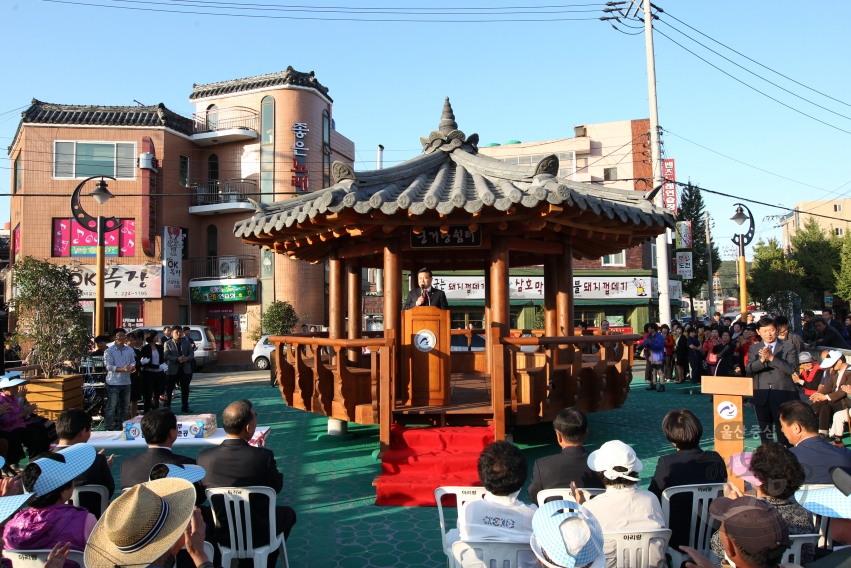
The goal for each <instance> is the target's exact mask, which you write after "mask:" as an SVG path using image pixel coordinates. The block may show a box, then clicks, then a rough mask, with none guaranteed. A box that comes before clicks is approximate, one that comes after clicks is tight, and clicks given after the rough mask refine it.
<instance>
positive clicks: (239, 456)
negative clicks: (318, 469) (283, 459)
mask: <svg viewBox="0 0 851 568" xmlns="http://www.w3.org/2000/svg"><path fill="white" fill-rule="evenodd" d="M117 343H118V340H117ZM222 427H223V429H224V431H225V434H226V436H227V437H226V439H225V440H224V441H223V442H222V444H221V445H219V446H215V447H213V448H210V449H206V450H202V451H201V452H199V454H198V458H197V461H196V460H195V459H192V458H190V457H187V456H181V455H179V454H177V453H175V452H174V451H173V449H172V446H173V444H174V442H175V440H177V437H178V424H177V417H176V416H175V414H174V413H173V412H172V411H171V410H170V409H169V408H156V409H152V410H150V411H149V412H148V413H147V414H146V415H145V416H144V417H143V418H142V421H141V429H142V435H143V436H144V438H145V441H146V443H147V445H148V448H147V450H146V451H145V452H143V453H141V454H138V455H134V456H130V457H128V458H126V459H125V460H124V461H123V462H122V463H121V470H120V475H119V479H120V489H121V493H120V495H119V496H118V497H117V498H115V500H114V501H113V502H112V503H111V504H110V505H109V507H108V508H107V509H106V510H105V511H101V503H100V498H99V495H97V494H94V493H86V492H82V493H80V498H79V501H80V502H78V503H74V504H69V503H68V501H69V500H70V499H71V497H72V494H73V492H74V488H75V487H78V488H80V487H85V486H86V485H101V486H104V487H106V488H107V491H108V493H109V496H110V498H112V497H113V495H114V493H115V490H116V486H115V482H114V478H113V473H112V467H113V456H109V457H106V456H105V455H104V454H103V453H98V452H97V451H96V450H95V449H94V447H93V446H91V445H89V444H87V443H86V442H87V441H88V440H89V437H90V436H91V428H92V420H91V417H90V416H89V415H88V414H86V413H85V412H83V411H82V410H79V409H70V410H66V411H65V412H63V413H62V414H61V415H60V416H59V418H58V419H57V421H56V430H57V433H58V438H59V444H58V445H57V446H55V447H54V448H53V449H52V450H51V451H44V452H42V453H39V454H38V455H35V456H33V458H32V459H31V460H30V461H29V463H28V464H27V465H26V467H24V468H23V471H22V472H21V474H20V475H16V476H14V477H5V478H3V479H2V480H0V528H2V540H3V545H2V548H3V549H4V550H6V551H9V550H24V551H32V550H51V549H52V552H51V556H50V558H49V559H48V566H49V568H60V567H62V566H63V565H64V568H72V567H73V568H77V567H76V563H73V562H72V561H70V560H67V555H68V553H69V551H70V550H76V551H82V552H83V553H84V558H85V564H86V566H88V567H90V568H113V567H119V566H122V567H123V566H158V567H169V568H170V567H171V566H174V565H177V566H178V567H180V568H189V567H195V568H212V567H213V566H219V565H220V555H221V554H220V548H219V547H220V546H225V547H231V543H230V536H229V535H230V532H229V529H228V525H227V518H228V514H227V512H226V510H225V504H224V500H223V498H222V497H221V496H217V495H212V496H211V498H210V499H209V504H205V502H207V501H208V499H207V495H206V490H208V489H215V488H220V487H268V488H270V489H271V490H273V491H274V492H275V493H279V492H280V491H281V489H282V488H283V484H284V479H283V474H282V473H281V472H280V471H279V470H278V467H277V464H276V462H275V456H274V454H273V452H272V451H271V450H269V449H266V448H264V447H260V446H255V445H251V444H250V443H249V442H250V441H251V440H252V439H253V438H254V437H255V432H256V429H257V413H256V411H255V410H254V407H253V405H252V404H251V402H250V401H248V400H239V401H236V402H234V403H232V404H230V405H228V406H227V408H225V410H224V412H223V413H222ZM0 459H2V458H0ZM87 497H91V498H92V499H91V500H88V499H87ZM249 503H250V511H251V512H250V515H251V524H252V529H253V530H252V538H253V543H252V544H253V546H254V547H255V548H256V547H261V546H265V545H267V544H269V536H270V525H271V524H272V519H270V518H269V514H268V511H269V502H268V498H267V497H266V496H264V495H262V494H258V493H252V494H250V496H249ZM295 523H296V514H295V511H294V510H293V509H292V508H290V507H286V506H276V507H275V519H274V527H275V529H276V531H277V534H283V536H284V538H287V537H288V536H289V533H290V531H291V530H292V528H293V526H294V525H295ZM205 541H206V542H209V543H211V544H213V549H214V554H213V557H209V556H208V555H207V553H206V552H205V551H204V542H205ZM277 558H278V551H277V550H274V551H271V553H270V555H269V558H268V564H267V566H268V567H272V566H274V565H275V563H276V562H277ZM7 562H8V561H7ZM80 568H81V567H80Z"/></svg>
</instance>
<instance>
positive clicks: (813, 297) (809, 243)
mask: <svg viewBox="0 0 851 568" xmlns="http://www.w3.org/2000/svg"><path fill="white" fill-rule="evenodd" d="M791 241H792V252H791V254H790V258H791V259H792V260H794V261H796V262H797V263H798V265H799V266H800V267H801V268H802V269H803V270H804V277H803V279H802V281H801V282H802V284H803V286H804V288H805V289H806V291H807V292H809V293H810V295H809V297H807V298H802V299H803V300H804V304H805V306H804V307H823V306H824V293H825V292H827V291H833V290H835V289H836V272H835V269H836V267H837V266H839V265H840V251H841V250H842V240H841V239H840V238H839V237H837V236H836V235H834V234H832V233H830V234H827V233H826V232H825V231H824V229H822V228H821V226H819V224H818V222H817V221H816V220H815V218H814V217H810V218H809V219H807V222H806V223H804V227H803V228H802V229H799V230H798V231H797V232H796V233H795V234H794V235H793V236H792V239H791Z"/></svg>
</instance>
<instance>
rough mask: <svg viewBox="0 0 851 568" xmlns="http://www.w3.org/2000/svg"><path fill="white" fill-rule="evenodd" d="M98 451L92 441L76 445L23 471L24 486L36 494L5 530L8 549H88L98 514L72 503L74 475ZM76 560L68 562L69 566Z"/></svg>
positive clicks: (7, 524)
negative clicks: (66, 546) (69, 501)
mask: <svg viewBox="0 0 851 568" xmlns="http://www.w3.org/2000/svg"><path fill="white" fill-rule="evenodd" d="M95 456H96V451H95V449H94V447H92V446H89V445H88V444H75V445H73V446H70V447H68V448H65V449H63V450H60V451H58V452H56V453H49V454H44V456H43V457H41V458H39V459H37V460H35V461H32V462H30V463H29V464H27V466H26V467H25V468H24V471H23V473H22V474H21V480H22V481H23V483H24V489H25V490H26V491H27V492H28V493H34V494H35V497H34V498H33V499H32V500H31V501H30V502H29V508H27V509H24V510H22V511H20V512H18V513H17V514H16V515H15V516H14V517H12V519H11V520H10V521H9V522H8V523H6V528H5V529H4V530H3V540H4V541H5V546H4V549H5V550H43V549H52V548H53V547H54V546H56V545H57V544H61V545H65V544H66V543H70V544H71V550H80V551H82V550H84V549H85V548H86V542H87V541H88V540H89V535H90V534H91V533H92V530H93V529H94V528H95V525H96V524H97V520H96V519H95V516H94V515H92V514H91V513H89V512H88V510H86V509H83V508H82V507H75V506H73V505H68V504H67V503H66V501H68V499H70V498H71V493H72V492H73V491H74V478H76V477H77V476H78V475H80V474H82V473H83V472H84V471H86V470H87V469H88V468H89V467H91V465H92V464H93V463H94V461H95ZM75 566H76V563H75V562H71V561H66V562H65V568H72V567H75Z"/></svg>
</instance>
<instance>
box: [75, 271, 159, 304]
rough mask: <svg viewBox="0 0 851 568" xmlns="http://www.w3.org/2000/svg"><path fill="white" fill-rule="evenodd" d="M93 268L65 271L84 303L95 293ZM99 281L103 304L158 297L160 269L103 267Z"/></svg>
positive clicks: (95, 273)
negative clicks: (103, 271)
mask: <svg viewBox="0 0 851 568" xmlns="http://www.w3.org/2000/svg"><path fill="white" fill-rule="evenodd" d="M96 268H97V267H96V266H94V265H82V266H69V267H68V269H69V270H70V271H71V272H72V278H73V280H74V284H75V285H76V286H77V287H78V288H79V289H80V293H81V296H80V297H81V298H82V299H84V300H90V299H92V298H94V297H95V294H96V292H97V272H96ZM103 278H104V287H103V288H104V297H105V298H106V299H107V300H116V299H127V298H141V299H144V298H161V297H162V268H161V267H160V266H157V265H151V266H145V265H143V264H113V265H109V266H107V267H106V270H105V273H104V277H103Z"/></svg>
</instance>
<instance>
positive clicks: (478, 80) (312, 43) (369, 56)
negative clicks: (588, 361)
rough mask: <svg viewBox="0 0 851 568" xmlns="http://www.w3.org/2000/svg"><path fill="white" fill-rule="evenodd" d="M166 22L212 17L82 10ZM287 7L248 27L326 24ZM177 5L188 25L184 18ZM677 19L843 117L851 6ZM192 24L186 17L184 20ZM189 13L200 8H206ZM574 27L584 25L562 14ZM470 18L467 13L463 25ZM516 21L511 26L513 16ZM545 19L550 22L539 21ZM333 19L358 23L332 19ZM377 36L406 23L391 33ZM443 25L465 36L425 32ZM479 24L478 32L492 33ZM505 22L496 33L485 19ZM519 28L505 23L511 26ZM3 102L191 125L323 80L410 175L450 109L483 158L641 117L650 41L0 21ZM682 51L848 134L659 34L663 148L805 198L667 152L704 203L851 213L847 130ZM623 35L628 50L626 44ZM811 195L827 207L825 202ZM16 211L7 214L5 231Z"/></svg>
mask: <svg viewBox="0 0 851 568" xmlns="http://www.w3.org/2000/svg"><path fill="white" fill-rule="evenodd" d="M74 1H79V2H81V3H89V4H92V3H94V4H102V5H109V6H123V7H136V8H147V9H155V10H164V9H165V10H169V9H171V10H185V11H201V12H205V11H206V12H208V11H214V10H213V9H212V6H213V3H208V4H207V6H206V7H205V6H204V5H200V6H199V5H198V3H199V2H198V0H151V1H149V2H138V1H137V2H130V1H128V0H74ZM285 2H286V0H254V2H253V6H254V7H255V8H258V7H259V8H264V7H265V8H266V9H265V10H264V11H261V12H258V11H255V12H248V11H247V10H246V8H247V6H248V3H246V2H238V3H236V4H235V5H234V7H233V8H231V9H229V10H227V11H229V12H231V13H239V14H265V15H267V16H269V15H276V16H282V15H286V16H295V17H316V16H317V15H316V14H315V13H314V14H309V13H304V12H286V11H282V10H281V9H280V8H281V7H282V6H283V5H284V4H285ZM580 3H587V4H592V2H590V0H585V1H584V2H582V1H581V0H566V1H565V2H563V3H558V4H557V3H543V2H533V1H530V0H503V1H502V2H499V3H494V2H493V1H491V2H482V1H478V0H464V1H462V0H459V2H456V3H450V2H438V3H437V4H438V6H437V7H432V6H429V3H426V2H424V1H422V2H420V1H417V0H411V1H410V2H406V3H404V4H402V3H398V4H394V3H392V2H386V1H384V2H382V1H381V0H364V1H363V2H357V3H355V2H351V1H350V0H335V1H333V2H332V1H331V0H328V1H327V2H325V3H323V4H321V6H342V7H348V8H363V7H382V6H384V7H387V10H386V11H403V10H400V8H411V7H422V6H428V7H429V9H431V10H433V11H440V7H449V6H452V7H454V8H459V7H460V8H471V9H473V8H477V7H478V8H492V7H493V6H519V7H522V8H521V9H517V10H515V11H520V12H522V11H527V12H529V11H533V12H535V13H531V14H516V15H514V16H513V17H515V18H518V19H545V20H546V19H550V18H572V17H597V16H599V15H600V12H598V11H597V10H599V9H600V8H602V5H601V4H593V5H591V6H587V7H570V8H547V9H538V10H532V9H531V8H530V7H534V6H541V5H544V4H547V5H557V6H564V5H567V4H580ZM181 4H182V5H181ZM658 4H659V5H660V6H661V7H662V8H663V9H665V10H666V11H667V12H668V13H669V14H671V15H673V16H676V17H677V18H679V19H680V20H682V21H684V22H686V23H688V24H689V25H691V26H693V27H694V28H697V29H698V30H700V31H701V32H703V33H705V34H707V35H709V36H711V37H712V38H714V39H716V40H719V41H721V42H723V43H725V44H727V45H729V46H730V47H733V48H734V49H736V50H738V51H740V52H742V53H743V54H745V55H747V56H748V57H751V58H753V59H755V60H757V61H759V62H760V63H763V64H765V65H767V66H769V67H771V68H773V69H775V70H777V71H779V72H781V73H783V74H785V75H788V76H789V77H791V78H793V79H795V80H797V81H799V82H801V83H803V84H805V85H807V86H809V87H812V88H815V89H817V90H819V91H821V92H823V93H825V94H827V95H830V96H833V97H836V98H837V99H839V100H840V101H842V102H836V101H833V100H830V99H828V98H825V97H823V96H821V95H818V94H816V93H813V92H812V91H808V90H807V89H805V88H803V87H800V86H798V85H795V84H794V83H791V82H789V81H787V80H786V79H783V78H782V77H779V76H777V75H775V74H773V73H771V72H770V71H767V70H765V69H763V68H760V67H758V66H757V65H754V64H752V63H750V62H748V61H747V60H744V59H742V58H740V57H739V56H736V55H735V54H733V53H731V52H728V51H726V50H724V49H723V48H721V47H720V46H718V45H717V44H713V43H711V41H710V40H707V39H706V38H705V37H702V36H699V35H698V34H697V33H696V32H694V31H692V30H689V29H688V28H686V27H685V26H683V25H682V24H680V23H678V22H676V21H675V20H671V19H670V18H668V17H667V16H665V15H663V16H662V19H663V21H665V22H670V23H671V24H672V25H674V26H676V27H677V28H678V29H680V30H682V31H685V32H687V33H688V34H689V35H690V36H691V37H694V38H696V39H699V40H700V41H701V42H703V43H704V44H706V45H708V46H710V47H712V48H713V49H716V50H719V51H721V52H722V53H724V54H725V55H727V56H728V57H731V58H733V59H734V60H735V61H737V62H739V63H741V64H743V65H745V66H747V67H748V68H750V69H752V70H754V71H755V72H757V73H759V74H761V75H763V76H765V77H766V78H769V79H771V80H772V81H774V82H777V83H778V84H780V85H782V86H783V87H785V88H788V89H790V90H792V91H793V92H795V93H797V94H799V95H801V96H803V97H805V98H807V99H810V100H812V101H814V102H816V103H818V104H821V105H823V106H825V107H827V108H829V109H830V110H833V111H835V112H837V113H839V114H844V115H846V116H848V117H851V106H848V104H846V103H851V94H848V93H849V92H851V79H849V74H848V72H847V69H848V67H847V57H848V53H849V52H851V49H849V48H851V45H849V44H851V41H849V34H848V30H847V15H846V13H845V12H846V10H844V9H843V8H846V7H847V3H843V2H838V1H832V2H831V1H827V2H820V3H818V4H816V3H800V2H788V1H784V0H781V1H780V2H773V3H767V2H733V1H726V0H722V1H718V2H712V3H706V2H700V3H698V2H684V1H682V0H679V1H676V0H659V2H658ZM187 5H190V6H191V5H194V6H193V7H187ZM195 6H197V7H195ZM563 10H593V11H592V12H571V13H567V12H563ZM471 11H473V12H475V10H471ZM506 11H511V10H506ZM544 11H549V12H551V13H542V12H544ZM320 17H322V18H331V17H350V18H364V17H366V16H362V15H357V14H351V13H343V12H336V13H327V14H324V15H321V16H320ZM372 17H373V18H405V17H410V16H399V15H395V14H383V15H381V16H379V15H374V16H372ZM416 17H417V18H426V17H427V18H430V19H446V18H456V19H458V18H459V16H446V15H440V14H436V15H430V16H416ZM485 17H486V16H468V18H480V19H481V18H485ZM489 17H494V16H489ZM506 17H508V16H501V18H506ZM0 22H2V24H3V25H2V36H0V42H2V44H1V45H2V53H3V54H4V58H3V59H4V61H3V64H2V78H3V81H2V85H3V88H2V89H0V113H3V112H6V111H11V110H13V109H17V108H18V107H25V106H26V105H28V103H29V102H30V100H31V99H32V98H38V99H40V100H42V101H47V102H56V103H75V104H108V105H132V104H133V99H136V100H139V101H142V102H143V103H145V104H156V103H158V102H163V103H165V104H166V106H168V107H169V108H171V109H173V110H175V111H177V112H181V113H183V114H190V113H191V112H192V111H193V106H192V105H191V104H190V103H189V100H188V96H189V93H190V92H191V88H192V84H193V83H207V82H212V81H219V80H225V79H233V78H238V77H246V76H250V75H257V74H262V73H270V72H275V71H280V70H283V69H285V68H286V67H287V66H288V65H292V66H293V67H294V68H295V69H297V70H300V71H310V70H314V71H315V72H316V76H317V78H318V79H319V81H320V82H322V83H323V84H324V85H326V86H328V87H329V88H330V95H331V96H332V97H333V99H334V117H335V120H336V124H337V129H338V130H339V131H340V132H341V133H342V134H344V135H346V136H348V137H349V138H351V139H352V140H354V141H355V144H356V148H357V153H358V159H359V161H358V163H357V164H356V168H357V169H372V168H373V167H374V159H375V147H376V145H377V144H384V146H385V147H386V154H385V161H386V163H387V164H389V163H393V162H396V161H401V160H404V159H408V158H411V157H413V156H415V155H416V154H417V153H418V152H419V150H418V148H419V141H418V140H419V136H423V135H427V134H428V132H429V131H430V130H432V129H434V128H435V127H436V126H437V123H438V120H439V116H440V110H441V105H442V102H443V97H444V96H447V95H448V96H449V97H451V100H452V104H453V107H454V109H455V114H456V117H457V120H458V123H459V127H460V128H461V129H462V130H464V131H465V132H466V133H468V134H470V133H472V132H478V133H479V135H480V137H481V140H482V143H488V142H500V143H504V142H505V141H507V140H510V139H518V140H522V141H533V140H545V139H553V138H562V137H569V136H572V135H573V130H572V127H573V125H575V124H583V123H594V122H607V121H614V120H624V119H633V118H646V117H647V116H648V103H647V78H646V67H645V50H644V36H643V35H636V36H634V37H633V36H627V35H625V34H622V33H619V32H617V31H615V30H614V29H612V28H611V27H610V26H609V25H608V24H606V23H603V22H600V21H597V20H590V21H543V22H502V23H470V22H467V23H445V22H432V23H421V22H417V23H413V22H351V21H322V20H288V19H271V18H248V17H233V16H232V17H221V16H211V15H201V14H176V13H172V14H169V13H163V12H154V11H151V12H147V11H135V10H125V9H115V8H113V9H110V8H97V7H91V6H83V5H75V4H61V3H51V2H45V1H41V0H4V1H3V2H0ZM657 30H658V31H660V32H664V33H665V34H667V35H669V36H671V37H672V38H673V39H676V40H677V41H678V42H680V43H682V44H683V45H685V46H687V47H689V48H690V49H692V50H693V51H695V52H697V53H699V54H700V55H702V56H704V57H706V58H707V59H709V60H710V61H712V62H713V63H715V64H716V65H719V66H720V67H722V68H723V69H724V70H726V71H728V72H730V73H731V74H733V75H735V76H736V77H738V78H740V79H742V80H743V81H744V82H746V83H748V84H750V85H753V86H754V87H756V88H758V89H760V90H763V91H765V92H766V93H768V94H770V95H771V96H773V97H775V98H777V99H779V100H781V101H783V102H784V103H786V104H789V105H790V106H793V107H795V108H797V109H799V110H801V111H803V112H806V113H807V114H811V115H813V116H814V117H816V118H818V119H820V120H823V121H825V122H827V123H829V124H831V125H834V126H836V127H838V128H841V129H844V130H848V131H849V133H845V132H840V131H838V130H836V129H834V128H831V127H829V126H827V125H824V124H820V123H818V122H816V121H814V120H812V119H809V118H806V117H804V116H801V115H800V114H797V113H795V112H793V111H792V110H790V109H788V108H785V107H783V106H781V105H780V104H778V103H776V102H773V101H771V100H769V99H767V98H765V97H763V96H762V95H759V94H757V93H755V92H754V91H752V90H750V89H748V88H747V87H745V86H743V85H742V84H740V83H737V82H736V81H734V80H733V79H731V78H729V77H727V76H725V75H723V74H721V73H719V72H718V71H716V70H715V69H713V68H711V67H709V66H708V65H706V64H705V63H703V62H702V61H700V60H698V59H696V58H695V57H694V56H692V55H691V54H689V53H687V52H685V51H683V49H681V48H680V47H678V46H676V45H674V44H673V43H671V41H669V40H668V39H666V38H664V37H662V36H661V35H659V34H658V33H657V34H656V71H657V77H658V92H659V95H658V96H659V116H660V123H661V125H662V126H663V128H666V129H668V130H670V131H671V132H673V133H676V134H678V135H680V136H682V137H685V138H687V139H689V140H692V141H694V142H697V143H699V144H702V145H703V146H706V147H708V148H711V149H713V150H716V151H718V152H721V153H723V154H726V155H727V156H730V157H732V158H735V159H737V160H740V161H742V162H746V163H748V164H751V165H753V166H757V167H759V168H762V169H764V170H767V171H769V172H773V173H775V174H779V175H782V176H785V177H788V178H792V179H794V180H797V181H799V182H803V183H805V184H809V185H811V186H814V187H808V186H806V185H802V184H799V183H794V182H792V181H787V180H784V179H781V178H778V177H776V176H773V175H770V174H768V173H765V172H761V171H757V170H755V169H753V168H750V167H747V166H745V165H742V164H740V163H737V162H735V161H733V160H730V159H728V158H725V157H722V156H719V155H717V154H714V153H712V152H709V151H707V150H705V149H702V148H700V147H698V146H695V145H693V144H691V143H688V142H686V141H684V140H683V139H681V138H678V137H676V136H673V135H670V134H669V135H666V136H665V138H664V141H665V149H666V153H667V155H668V156H669V157H673V158H676V160H677V177H678V179H679V180H681V181H686V180H688V179H691V180H692V181H693V182H696V183H698V184H700V185H701V186H703V187H706V188H708V189H714V190H719V191H722V192H726V193H731V194H734V195H740V196H743V197H749V198H752V199H757V200H761V201H766V202H769V203H776V204H782V205H784V206H789V207H791V206H792V205H794V204H795V203H796V202H798V201H802V200H811V199H819V198H828V199H829V198H835V197H837V196H846V197H847V196H849V195H851V169H849V168H847V167H844V166H842V164H847V163H848V157H847V155H848V148H849V142H851V119H846V118H843V117H840V116H837V115H836V114H831V113H829V112H827V111H825V110H822V109H819V108H817V107H815V106H813V105H811V104H809V103H807V102H805V101H802V100H800V99H796V98H794V97H793V96H791V95H789V94H787V93H784V92H783V91H780V90H779V89H777V88H776V87H773V86H771V85H769V84H767V83H765V82H764V81H761V80H760V79H758V78H756V77H754V76H752V75H749V74H747V73H746V72H745V71H742V70H741V69H738V68H736V67H735V66H733V65H732V64H730V63H728V62H726V61H724V60H722V59H720V58H718V57H717V56H716V55H714V54H712V53H710V52H708V51H706V50H705V49H704V48H702V47H700V46H698V45H696V44H694V43H692V42H691V41H690V40H688V39H686V38H684V37H683V36H681V35H680V34H678V33H677V32H675V31H673V30H672V29H671V28H670V27H668V26H667V25H665V24H657ZM629 31H632V30H629ZM19 116H20V115H19V112H18V111H15V112H11V113H8V112H7V113H6V114H0V140H2V141H4V142H5V144H4V146H6V145H8V144H10V143H11V140H12V136H13V135H14V132H15V128H16V126H17V123H18V120H19ZM0 174H2V175H0V192H7V191H8V188H9V183H10V182H9V180H10V175H9V174H10V170H9V161H8V158H7V157H6V153H5V152H3V159H2V160H0ZM816 188H818V189H816ZM705 198H706V201H707V203H708V205H709V210H710V212H711V213H712V215H713V216H714V218H715V221H716V223H715V230H714V234H715V236H716V240H717V242H718V244H719V247H720V248H721V250H722V254H723V250H724V248H725V247H728V246H732V243H731V242H730V240H729V238H730V237H731V236H732V235H733V233H734V232H735V229H736V228H737V226H736V225H735V224H733V223H732V222H731V221H729V220H728V219H729V217H731V216H732V215H733V213H734V209H733V202H734V201H733V200H731V199H727V198H722V197H716V196H712V195H708V194H705ZM751 208H752V211H753V213H754V216H755V217H756V218H757V227H758V228H757V234H758V235H760V236H763V237H765V236H771V235H775V236H779V229H775V228H774V227H775V225H776V222H772V221H763V217H764V216H766V215H775V214H780V213H782V211H780V210H776V209H771V208H768V207H763V206H752V207H751ZM8 218H9V198H8V197H3V198H0V219H8Z"/></svg>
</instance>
